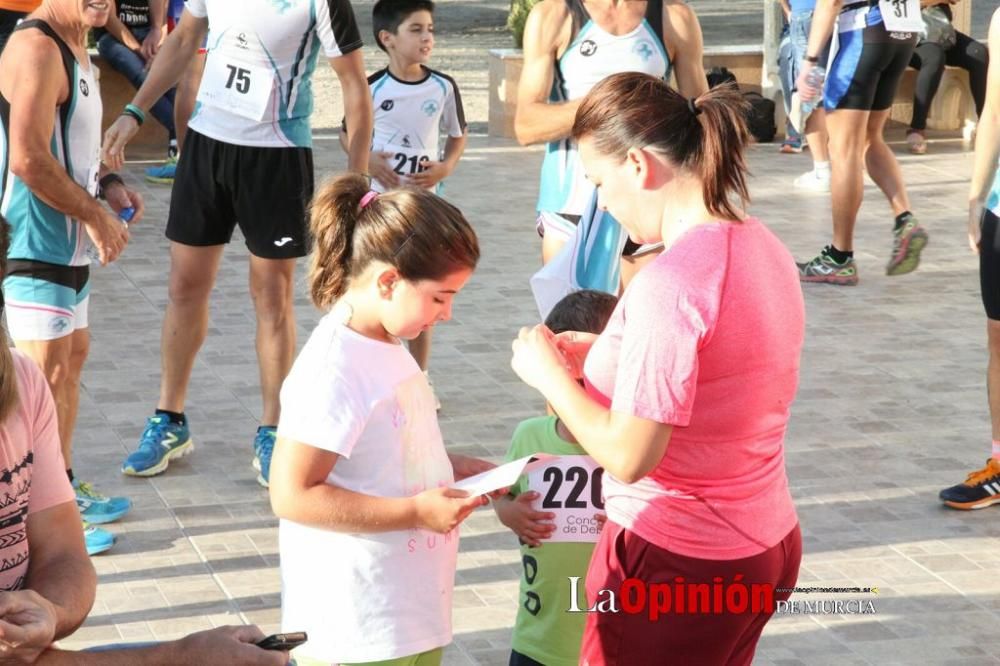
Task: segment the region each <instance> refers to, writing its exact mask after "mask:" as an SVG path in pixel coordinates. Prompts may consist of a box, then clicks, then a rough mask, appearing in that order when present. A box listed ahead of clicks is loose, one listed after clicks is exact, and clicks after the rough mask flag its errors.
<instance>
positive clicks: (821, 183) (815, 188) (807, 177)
mask: <svg viewBox="0 0 1000 666" xmlns="http://www.w3.org/2000/svg"><path fill="white" fill-rule="evenodd" d="M793 184H794V185H795V187H797V188H799V189H800V190H809V191H810V192H829V191H830V174H825V175H822V176H821V175H819V174H817V173H816V170H815V169H814V170H812V171H806V172H805V173H804V174H802V175H801V176H799V177H798V178H796V179H795V181H794V183H793Z"/></svg>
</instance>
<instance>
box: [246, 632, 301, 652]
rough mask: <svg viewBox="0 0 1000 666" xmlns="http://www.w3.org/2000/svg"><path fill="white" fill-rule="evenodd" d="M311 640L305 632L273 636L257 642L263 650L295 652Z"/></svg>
mask: <svg viewBox="0 0 1000 666" xmlns="http://www.w3.org/2000/svg"><path fill="white" fill-rule="evenodd" d="M307 640H309V637H308V636H306V632H304V631H296V632H293V633H290V634H271V635H270V636H268V637H267V638H262V639H261V640H260V641H258V642H257V647H259V648H260V649H262V650H294V649H295V648H297V647H298V646H300V645H302V644H303V643H305V642H306V641H307Z"/></svg>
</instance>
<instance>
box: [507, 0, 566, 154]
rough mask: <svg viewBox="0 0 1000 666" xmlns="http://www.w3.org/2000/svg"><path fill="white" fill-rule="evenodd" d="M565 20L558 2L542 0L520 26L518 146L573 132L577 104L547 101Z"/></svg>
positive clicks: (517, 114) (515, 122)
mask: <svg viewBox="0 0 1000 666" xmlns="http://www.w3.org/2000/svg"><path fill="white" fill-rule="evenodd" d="M567 16H568V14H567V12H566V7H565V5H564V4H563V2H562V0H545V1H544V2H541V3H539V4H537V5H535V6H534V7H533V8H532V10H531V13H530V14H529V15H528V22H527V23H526V24H525V26H524V68H523V69H522V70H521V81H520V83H519V84H518V87H517V110H516V111H515V114H514V133H515V134H516V135H517V140H518V142H519V143H520V144H521V145H522V146H527V145H530V144H533V143H545V142H547V141H555V140H558V139H563V138H566V137H567V136H569V133H570V131H571V130H572V129H573V121H574V120H575V119H576V110H577V108H578V107H579V106H580V100H579V99H577V100H572V101H569V102H549V101H548V100H549V93H550V92H551V90H552V81H553V79H554V77H555V62H556V53H557V52H558V47H559V43H560V37H562V35H563V33H564V32H565V31H566V30H565V24H566V18H567Z"/></svg>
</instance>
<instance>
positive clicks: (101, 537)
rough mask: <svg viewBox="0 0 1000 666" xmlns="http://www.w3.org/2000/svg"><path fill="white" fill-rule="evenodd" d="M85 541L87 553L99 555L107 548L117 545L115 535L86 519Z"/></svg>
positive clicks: (84, 523) (84, 526)
mask: <svg viewBox="0 0 1000 666" xmlns="http://www.w3.org/2000/svg"><path fill="white" fill-rule="evenodd" d="M83 542H84V544H86V546H87V555H98V554H100V553H103V552H104V551H106V550H111V546H113V545H115V535H114V534H112V533H111V532H109V531H107V530H102V529H101V528H100V527H94V526H93V525H91V524H90V523H88V522H87V521H86V520H85V521H83Z"/></svg>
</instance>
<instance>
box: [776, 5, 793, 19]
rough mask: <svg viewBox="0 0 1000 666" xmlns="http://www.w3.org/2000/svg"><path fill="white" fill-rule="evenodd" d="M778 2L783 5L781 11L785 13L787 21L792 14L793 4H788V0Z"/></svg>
mask: <svg viewBox="0 0 1000 666" xmlns="http://www.w3.org/2000/svg"><path fill="white" fill-rule="evenodd" d="M778 4H779V5H781V13H782V14H784V15H785V20H786V21H787V20H788V19H789V18H791V16H792V6H791V5H789V4H788V0H778Z"/></svg>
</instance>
